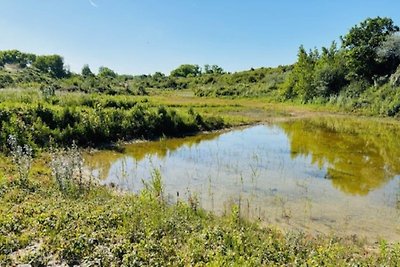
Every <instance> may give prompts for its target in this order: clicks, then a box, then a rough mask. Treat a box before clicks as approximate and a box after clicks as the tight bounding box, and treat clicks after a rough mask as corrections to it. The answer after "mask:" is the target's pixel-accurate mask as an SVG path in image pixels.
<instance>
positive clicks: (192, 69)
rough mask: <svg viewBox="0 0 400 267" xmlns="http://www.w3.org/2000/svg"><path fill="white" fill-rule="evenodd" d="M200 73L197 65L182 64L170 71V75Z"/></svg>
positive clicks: (194, 75)
mask: <svg viewBox="0 0 400 267" xmlns="http://www.w3.org/2000/svg"><path fill="white" fill-rule="evenodd" d="M200 75H201V69H200V67H199V65H192V64H183V65H180V66H179V67H178V68H176V69H175V70H173V71H172V72H171V76H172V77H191V76H193V77H196V76H200Z"/></svg>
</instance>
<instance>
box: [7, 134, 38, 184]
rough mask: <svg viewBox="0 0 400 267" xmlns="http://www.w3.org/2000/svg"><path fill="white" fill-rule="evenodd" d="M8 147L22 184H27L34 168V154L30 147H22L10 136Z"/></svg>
mask: <svg viewBox="0 0 400 267" xmlns="http://www.w3.org/2000/svg"><path fill="white" fill-rule="evenodd" d="M7 141H8V145H9V147H10V154H11V159H12V161H13V163H14V164H15V166H16V168H17V172H18V178H19V181H20V182H21V184H27V181H28V178H29V173H30V170H31V166H32V159H33V152H32V148H30V147H29V146H28V145H26V144H25V145H24V146H20V145H19V144H18V142H17V139H16V138H15V137H14V136H12V135H10V136H9V137H8V140H7Z"/></svg>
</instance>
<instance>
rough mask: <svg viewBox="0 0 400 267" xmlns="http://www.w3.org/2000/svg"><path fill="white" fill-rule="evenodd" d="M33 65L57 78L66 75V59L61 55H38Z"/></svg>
mask: <svg viewBox="0 0 400 267" xmlns="http://www.w3.org/2000/svg"><path fill="white" fill-rule="evenodd" d="M33 66H34V67H35V68H37V69H39V70H40V71H42V72H47V73H50V74H51V75H52V76H53V77H55V78H62V77H64V76H65V75H66V71H65V68H64V59H63V58H62V57H61V56H59V55H50V56H37V57H36V60H35V62H33Z"/></svg>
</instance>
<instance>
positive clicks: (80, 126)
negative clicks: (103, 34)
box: [0, 90, 225, 151]
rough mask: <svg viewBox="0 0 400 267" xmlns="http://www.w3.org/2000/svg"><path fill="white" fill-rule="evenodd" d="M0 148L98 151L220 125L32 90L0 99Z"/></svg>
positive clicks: (189, 114) (193, 115) (119, 101)
mask: <svg viewBox="0 0 400 267" xmlns="http://www.w3.org/2000/svg"><path fill="white" fill-rule="evenodd" d="M0 98H1V99H2V102H1V103H0V129H1V133H0V144H1V145H2V148H3V151H4V150H7V149H6V144H7V138H8V137H9V136H10V135H12V136H15V137H16V139H17V142H18V143H20V144H28V145H29V146H31V147H32V148H34V149H36V150H37V149H40V148H46V147H49V146H51V145H58V144H60V145H71V144H72V142H73V141H75V142H76V143H77V144H78V145H82V146H98V145H102V144H107V143H110V142H114V141H119V140H122V141H123V140H131V139H137V138H144V139H149V138H156V137H160V136H181V135H185V134H190V133H195V132H198V131H203V130H215V129H220V128H222V127H224V126H225V124H224V122H223V120H222V119H220V118H217V117H211V116H205V117H204V116H202V115H200V114H199V113H197V112H195V111H194V110H193V109H191V108H190V107H188V108H186V109H180V110H176V109H173V108H170V107H166V106H164V105H159V104H155V103H149V102H148V100H147V99H146V98H135V97H118V96H102V95H97V94H69V93H68V94H62V95H59V96H51V97H44V96H43V95H42V94H41V93H40V92H38V91H35V90H28V91H26V90H23V91H20V92H18V91H14V92H12V93H11V92H3V93H2V94H1V95H0Z"/></svg>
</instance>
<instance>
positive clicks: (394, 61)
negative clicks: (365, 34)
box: [376, 34, 400, 74]
mask: <svg viewBox="0 0 400 267" xmlns="http://www.w3.org/2000/svg"><path fill="white" fill-rule="evenodd" d="M376 54H377V61H378V62H379V63H381V65H382V66H384V67H385V72H386V73H388V74H392V73H394V72H395V71H396V69H397V67H398V66H399V64H400V35H398V34H394V35H391V36H389V37H388V38H387V40H386V41H384V42H383V43H382V44H381V45H380V46H379V47H378V49H377V52H376Z"/></svg>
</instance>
